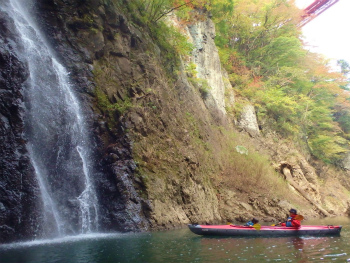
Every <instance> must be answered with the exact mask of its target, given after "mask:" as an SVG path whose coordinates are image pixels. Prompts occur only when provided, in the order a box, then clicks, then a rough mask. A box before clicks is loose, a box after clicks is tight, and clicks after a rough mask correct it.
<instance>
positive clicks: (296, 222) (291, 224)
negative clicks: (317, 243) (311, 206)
mask: <svg viewBox="0 0 350 263" xmlns="http://www.w3.org/2000/svg"><path fill="white" fill-rule="evenodd" d="M296 216H297V215H291V216H290V217H288V220H287V222H286V223H282V224H281V226H288V227H300V225H301V224H300V221H299V220H296V219H295V217H296Z"/></svg>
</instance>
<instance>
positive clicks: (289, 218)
mask: <svg viewBox="0 0 350 263" xmlns="http://www.w3.org/2000/svg"><path fill="white" fill-rule="evenodd" d="M287 220H290V221H287V222H286V226H288V227H292V226H293V225H292V220H293V217H288V218H287Z"/></svg>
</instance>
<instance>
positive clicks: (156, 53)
mask: <svg viewBox="0 0 350 263" xmlns="http://www.w3.org/2000/svg"><path fill="white" fill-rule="evenodd" d="M111 2H112V3H114V6H115V7H117V9H118V10H121V12H122V13H123V14H124V15H125V16H126V17H127V20H128V22H125V20H126V19H125V18H124V17H123V18H122V19H120V21H123V22H120V23H121V25H120V26H119V28H117V29H112V32H113V34H111V35H112V37H110V40H109V41H111V42H112V45H110V46H115V47H117V48H118V49H119V50H117V52H116V51H114V50H113V51H111V52H110V53H109V55H104V56H102V57H98V58H97V59H95V60H94V75H95V79H94V81H95V84H96V85H97V88H96V91H95V95H96V98H97V102H98V105H97V106H98V108H99V109H100V111H101V113H102V116H101V118H102V119H103V122H106V123H107V126H108V129H109V131H110V132H111V133H113V134H114V136H115V135H117V134H118V133H120V132H121V130H123V132H125V133H127V134H128V135H130V138H131V141H132V153H133V158H134V160H135V161H136V166H137V168H136V170H135V174H136V177H135V185H136V186H137V188H138V189H137V190H138V192H139V194H140V196H142V197H143V198H144V199H147V200H151V202H152V206H151V207H152V208H151V212H148V213H150V214H149V215H148V216H149V217H150V218H151V221H152V220H153V221H152V224H153V225H154V226H155V225H158V226H166V225H168V224H178V223H181V222H182V223H184V222H186V220H191V221H198V220H201V221H207V222H213V221H217V220H222V219H223V218H227V219H229V218H237V217H238V215H241V214H242V211H238V210H243V211H248V213H251V212H252V209H253V208H252V207H254V209H255V210H254V214H257V213H261V215H264V216H267V215H268V216H274V217H276V216H278V213H283V209H288V208H287V207H288V206H289V205H290V204H293V205H294V206H295V207H297V208H298V207H303V208H304V209H306V210H307V209H309V210H310V211H312V209H311V206H310V204H307V202H306V203H305V202H303V201H302V200H300V196H298V193H294V192H293V193H294V194H291V193H290V192H289V191H290V189H289V185H288V184H287V183H286V182H285V181H284V180H282V178H281V177H280V176H279V174H278V173H276V171H275V169H276V170H277V171H278V172H281V173H282V171H281V170H283V169H284V168H285V167H277V168H276V167H274V163H273V162H274V161H275V160H273V158H274V157H273V156H274V155H278V154H280V155H281V156H283V158H285V157H288V159H289V160H293V161H295V163H294V164H295V167H300V168H298V169H300V170H305V173H306V174H308V176H309V177H310V178H311V181H312V180H313V181H312V182H313V183H314V184H315V185H312V186H311V187H310V185H309V183H308V182H305V179H300V178H301V176H300V178H299V179H300V180H304V181H303V182H302V184H303V187H305V189H307V191H309V192H308V193H309V194H310V195H311V196H312V195H313V193H315V192H316V193H317V192H318V189H317V187H318V184H319V181H318V180H319V179H315V178H313V176H311V175H310V174H312V171H311V172H310V171H308V168H305V167H307V165H305V164H300V163H299V162H300V161H299V159H298V158H299V157H300V156H299V155H298V154H300V153H298V152H297V151H294V150H291V149H289V148H288V146H287V145H289V144H290V143H291V141H294V142H295V143H296V144H297V145H298V146H299V148H300V149H303V150H304V151H305V153H311V154H312V155H313V156H314V157H317V158H319V159H320V160H322V161H324V162H330V163H338V162H340V160H341V159H342V158H343V154H344V153H345V152H347V151H348V148H349V147H348V140H347V136H348V135H347V133H348V132H349V129H348V127H349V123H348V118H347V116H348V114H349V109H350V108H349V106H348V96H347V94H346V92H345V91H344V89H343V88H344V87H345V86H346V79H345V78H344V75H342V74H341V73H335V72H332V71H331V70H330V68H329V66H328V65H327V61H326V60H324V59H323V58H322V57H320V56H319V55H317V54H312V53H310V52H307V51H306V50H305V49H304V47H303V43H302V41H301V33H300V30H299V29H298V28H297V22H298V16H299V10H298V9H297V8H295V7H294V5H293V4H292V3H289V1H283V0H276V1H268V0H266V1H258V2H256V1H245V0H236V1H230V0H213V1H204V0H203V1H201V0H195V1H190V0H177V1H175V0H174V1H172V0H157V1H148V0H135V1H111ZM171 11H176V14H177V17H178V18H179V19H178V23H177V24H176V25H175V24H173V23H172V22H169V20H168V19H166V17H167V15H168V14H170V12H171ZM208 16H211V17H212V19H213V21H214V22H215V25H216V32H217V35H216V37H215V41H216V45H217V47H218V48H219V52H220V56H221V62H222V64H223V66H224V67H225V69H226V70H227V72H228V78H229V81H230V82H231V84H232V86H233V88H234V90H235V94H237V95H238V98H237V97H236V102H235V107H234V109H233V111H230V110H227V112H228V115H229V118H236V117H237V115H238V114H239V111H241V109H242V108H243V106H242V104H244V103H246V100H247V99H248V100H249V101H250V103H253V104H254V106H255V110H256V112H257V114H258V118H259V124H260V126H261V128H262V132H263V133H264V132H266V134H264V137H263V139H261V140H260V139H259V138H255V139H251V138H249V137H248V136H246V135H243V134H240V133H237V131H235V130H234V129H232V126H230V125H226V124H224V122H222V121H220V114H217V115H216V114H215V113H214V114H213V113H211V112H210V111H208V110H207V109H206V108H205V106H204V104H203V102H205V101H206V96H207V95H208V94H209V93H210V87H209V85H208V83H206V81H205V80H203V79H201V78H198V77H197V73H198V72H197V66H196V65H194V64H193V63H192V62H191V59H190V58H189V57H190V56H191V52H192V50H193V49H194V45H193V44H191V43H189V41H188V39H187V36H186V32H187V31H186V30H188V28H189V27H190V26H191V25H194V24H196V23H197V24H198V23H200V22H203V21H206V20H207V18H208ZM128 23H130V25H129V24H128ZM108 30H110V29H108ZM108 30H107V29H104V32H107V31H108ZM140 31H142V33H141V32H140ZM128 43H131V44H130V46H127V45H129V44H128ZM123 50H124V51H123ZM344 68H345V69H346V63H344ZM192 89H193V90H192ZM196 92H197V93H196ZM120 126H122V128H121V127H120ZM273 130H275V131H276V132H277V133H278V134H279V135H278V136H276V137H269V136H268V134H267V133H268V132H271V131H273ZM101 137H102V138H107V136H104V135H103V136H101ZM278 140H280V141H278ZM277 142H278V145H279V146H278V147H279V148H281V149H275V148H274V147H276V145H277ZM112 143H113V139H111V138H109V139H105V145H106V150H107V152H108V149H109V147H110V146H108V144H112ZM237 146H244V147H245V148H246V149H247V150H248V152H249V154H248V155H245V154H241V153H239V152H237V148H236V147H237ZM278 161H280V160H278ZM271 164H273V165H271ZM286 165H287V164H286ZM288 165H289V164H288ZM288 165H287V166H288ZM279 169H280V170H279ZM294 172H295V173H297V172H296V171H294ZM300 174H302V172H301V173H300ZM299 179H298V180H299ZM324 180H326V179H324ZM339 192H341V193H344V192H346V190H344V189H343V188H342V190H341V191H339ZM237 193H239V196H238V197H237V196H236V194H237ZM303 194H304V195H305V196H306V195H307V194H305V193H303ZM237 195H238V194H237ZM286 196H288V202H287V203H283V202H281V201H279V200H284V199H286ZM313 198H314V197H310V198H309V200H311V199H313ZM259 199H260V200H259ZM233 200H235V201H233ZM238 200H240V201H238ZM315 200H316V201H315V202H314V203H317V202H320V200H319V196H317V194H316V197H315ZM311 203H312V202H311ZM283 206H285V207H284V208H283V209H282V208H281V207H283ZM308 206H309V207H308ZM339 206H341V205H339ZM240 207H243V208H242V209H238V210H237V209H235V208H240ZM266 207H273V209H269V208H266ZM169 209H171V210H172V212H169ZM266 209H267V210H266ZM258 211H260V212H258ZM310 214H312V212H310ZM246 216H248V217H249V216H250V215H248V214H247V213H246Z"/></svg>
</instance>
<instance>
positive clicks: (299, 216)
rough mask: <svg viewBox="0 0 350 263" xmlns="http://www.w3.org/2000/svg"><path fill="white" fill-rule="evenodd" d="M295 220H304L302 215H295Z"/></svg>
mask: <svg viewBox="0 0 350 263" xmlns="http://www.w3.org/2000/svg"><path fill="white" fill-rule="evenodd" d="M295 219H296V220H299V221H301V220H304V217H303V216H302V215H296V216H295Z"/></svg>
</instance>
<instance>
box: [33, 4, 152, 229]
mask: <svg viewBox="0 0 350 263" xmlns="http://www.w3.org/2000/svg"><path fill="white" fill-rule="evenodd" d="M110 5H111V2H110V1H100V0H88V1H74V0H71V1H64V0H39V1H37V6H36V9H37V10H36V11H35V12H37V17H39V18H40V19H38V23H39V25H40V26H41V28H42V30H43V31H44V32H45V35H46V36H47V38H48V41H49V42H51V44H52V46H53V47H54V49H55V51H56V53H57V55H58V57H60V58H61V63H62V64H63V65H64V66H65V67H66V68H67V69H68V71H69V72H70V77H71V80H72V81H73V82H74V84H75V89H76V92H77V95H78V97H79V98H80V101H81V105H80V106H81V108H82V110H83V111H84V115H85V116H86V119H87V121H88V124H87V126H88V127H89V129H90V133H91V135H92V141H93V144H94V145H93V148H94V151H95V152H94V155H95V156H94V160H95V163H94V164H93V165H94V169H95V171H96V172H95V174H94V178H93V180H94V184H95V189H96V191H97V195H98V199H99V206H100V207H99V220H100V222H99V230H101V231H138V230H145V229H148V228H149V221H148V219H147V215H146V214H147V213H149V209H150V208H149V206H150V205H149V203H148V201H147V200H144V199H143V198H141V197H140V196H139V194H138V192H137V190H136V188H138V190H139V189H142V188H143V187H144V186H143V183H142V182H141V181H140V180H138V179H137V178H135V177H134V173H135V169H136V165H135V163H134V161H133V157H132V149H131V144H130V138H128V137H127V136H126V134H125V132H124V131H125V127H123V125H124V124H123V123H122V122H119V121H116V120H114V122H116V123H115V127H114V129H113V130H110V128H109V127H107V126H108V125H107V124H106V122H105V121H104V120H103V116H102V115H101V114H100V113H99V110H96V107H95V105H96V97H95V88H96V87H95V84H94V76H93V69H94V68H93V65H94V62H95V61H96V60H98V59H101V58H103V57H105V56H109V55H111V56H113V58H114V59H115V60H116V61H118V62H120V63H119V65H120V74H121V75H122V74H125V75H127V76H124V75H123V77H124V79H126V80H128V78H129V76H128V74H130V71H131V69H130V62H129V61H128V60H127V59H126V58H125V57H124V56H127V54H128V53H129V52H130V49H131V48H133V47H135V46H136V45H137V40H136V38H137V37H136V33H132V32H131V31H130V30H131V29H130V26H129V25H128V24H127V23H126V18H125V17H124V16H123V15H122V14H119V13H117V11H116V10H115V8H113V6H110ZM102 29H103V30H102ZM118 32H119V33H120V32H123V33H125V34H126V35H128V36H127V37H125V38H123V39H116V38H117V36H118ZM119 35H120V34H119ZM124 42H125V43H124ZM120 96H121V97H122V96H123V95H122V94H121V95H120Z"/></svg>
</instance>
